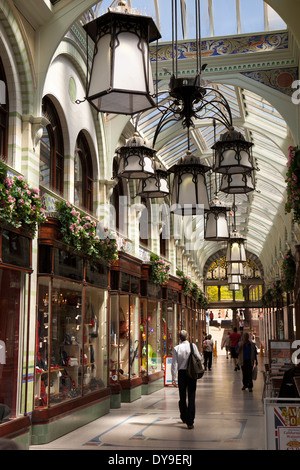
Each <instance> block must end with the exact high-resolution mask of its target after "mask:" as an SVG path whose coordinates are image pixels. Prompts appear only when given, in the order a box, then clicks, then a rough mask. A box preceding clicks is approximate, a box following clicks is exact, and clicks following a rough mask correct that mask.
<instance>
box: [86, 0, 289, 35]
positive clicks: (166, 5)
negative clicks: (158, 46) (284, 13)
mask: <svg viewBox="0 0 300 470" xmlns="http://www.w3.org/2000/svg"><path fill="white" fill-rule="evenodd" d="M117 3H118V0H115V1H112V0H103V1H102V2H99V3H98V4H97V5H96V6H95V7H94V10H95V14H96V16H99V15H102V14H103V13H106V11H107V8H108V7H111V6H115V5H116V4H117ZM127 4H128V6H130V7H132V8H134V9H135V10H137V11H139V12H140V13H141V14H143V15H148V16H151V17H152V18H153V19H154V20H155V22H156V24H157V26H158V28H159V30H160V33H161V36H162V38H161V41H162V42H164V41H166V42H167V41H171V39H172V31H171V27H172V26H171V24H172V18H171V0H127ZM178 8H180V9H181V12H182V16H181V14H179V15H178V39H179V40H180V39H194V38H195V13H194V0H178ZM279 29H286V24H285V23H284V22H283V21H282V19H281V18H280V16H278V14H277V13H276V12H275V11H274V10H273V9H272V8H271V7H270V6H269V5H267V4H266V3H265V2H264V1H263V0H251V1H249V0H226V1H224V0H201V36H202V37H203V38H208V37H214V36H228V35H234V34H247V33H258V32H263V31H275V30H279Z"/></svg>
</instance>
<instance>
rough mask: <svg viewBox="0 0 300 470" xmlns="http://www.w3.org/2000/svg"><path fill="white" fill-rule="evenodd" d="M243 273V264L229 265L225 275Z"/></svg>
mask: <svg viewBox="0 0 300 470" xmlns="http://www.w3.org/2000/svg"><path fill="white" fill-rule="evenodd" d="M243 273H244V268H243V263H229V264H228V267H227V274H228V275H233V274H240V275H242V274H243Z"/></svg>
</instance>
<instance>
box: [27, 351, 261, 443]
mask: <svg viewBox="0 0 300 470" xmlns="http://www.w3.org/2000/svg"><path fill="white" fill-rule="evenodd" d="M262 367H263V359H262V358H259V369H261V370H262ZM241 377H242V374H241V371H237V372H235V371H234V367H233V363H232V360H231V359H226V357H225V355H224V354H223V355H222V354H221V355H218V357H217V358H214V359H213V368H212V371H210V372H206V374H205V376H204V377H203V378H202V379H201V380H199V381H198V386H197V395H196V420H195V427H194V429H192V430H189V429H187V427H186V426H185V425H184V424H183V423H182V422H181V421H180V419H179V413H178V389H175V388H174V387H167V388H165V389H163V390H160V391H158V392H155V393H153V394H151V395H148V396H142V398H140V399H139V400H137V401H135V402H133V403H122V406H121V408H120V409H116V410H111V411H110V413H109V414H107V415H106V416H103V417H102V418H100V419H97V420H96V421H93V422H92V423H90V424H88V425H86V426H84V427H81V428H80V429H77V430H76V431H73V432H71V433H70V434H68V435H66V436H64V437H61V438H60V439H57V440H56V441H53V442H51V443H49V444H47V445H41V446H31V448H30V450H75V449H76V450H110V451H114V452H116V451H118V450H130V451H133V450H136V451H137V450H147V449H148V450H164V451H175V450H177V451H181V450H202V449H203V450H204V449H205V450H264V448H265V430H264V414H263V402H262V399H261V397H262V388H263V377H262V373H261V372H259V373H258V379H257V380H256V382H254V389H253V393H249V392H248V391H247V390H246V391H242V390H241V387H242V384H241Z"/></svg>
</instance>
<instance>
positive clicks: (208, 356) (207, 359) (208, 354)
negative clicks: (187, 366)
mask: <svg viewBox="0 0 300 470" xmlns="http://www.w3.org/2000/svg"><path fill="white" fill-rule="evenodd" d="M203 354H204V369H205V370H206V369H207V367H208V368H209V370H210V369H211V364H212V354H213V353H212V351H203Z"/></svg>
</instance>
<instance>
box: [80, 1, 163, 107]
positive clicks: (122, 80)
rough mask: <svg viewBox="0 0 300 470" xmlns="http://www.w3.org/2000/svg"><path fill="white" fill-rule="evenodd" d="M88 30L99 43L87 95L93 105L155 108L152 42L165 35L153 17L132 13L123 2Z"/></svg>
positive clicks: (96, 46) (95, 52)
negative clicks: (160, 31) (150, 45)
mask: <svg viewBox="0 0 300 470" xmlns="http://www.w3.org/2000/svg"><path fill="white" fill-rule="evenodd" d="M84 29H85V30H86V32H87V34H88V35H89V36H90V37H91V38H92V40H93V41H94V44H95V48H94V56H93V62H92V67H91V75H90V79H89V83H88V86H87V96H86V99H87V100H88V101H89V102H90V103H91V105H93V106H94V107H95V108H96V109H97V111H101V112H107V113H116V114H128V115H132V114H135V113H139V112H141V111H145V110H146V109H150V108H152V107H154V106H155V102H154V100H153V98H152V95H153V94H154V87H153V79H152V70H151V64H150V53H149V43H150V42H152V41H154V40H157V39H159V38H160V37H161V35H160V33H159V31H158V29H157V27H156V25H155V23H154V21H153V19H152V18H151V17H148V16H142V15H138V14H133V13H131V12H130V10H129V9H128V7H127V5H126V2H124V1H121V2H119V5H118V7H117V8H109V9H108V13H105V14H104V15H102V16H100V17H99V18H96V19H95V20H93V21H91V22H90V23H87V24H86V25H85V26H84ZM87 49H88V48H87ZM87 53H88V52H87Z"/></svg>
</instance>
